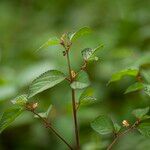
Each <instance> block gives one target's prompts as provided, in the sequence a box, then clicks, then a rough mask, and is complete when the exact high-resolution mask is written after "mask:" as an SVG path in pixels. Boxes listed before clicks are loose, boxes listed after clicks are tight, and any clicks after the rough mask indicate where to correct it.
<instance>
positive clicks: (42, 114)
mask: <svg viewBox="0 0 150 150" xmlns="http://www.w3.org/2000/svg"><path fill="white" fill-rule="evenodd" d="M51 110H52V105H50V106H49V107H48V110H47V111H46V112H42V113H38V114H39V115H40V116H41V117H42V118H48V116H49V114H50V112H51ZM35 117H36V118H38V116H36V115H35Z"/></svg>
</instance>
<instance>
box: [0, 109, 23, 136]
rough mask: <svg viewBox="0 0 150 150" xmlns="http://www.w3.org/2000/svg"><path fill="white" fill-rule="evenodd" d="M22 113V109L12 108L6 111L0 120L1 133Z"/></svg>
mask: <svg viewBox="0 0 150 150" xmlns="http://www.w3.org/2000/svg"><path fill="white" fill-rule="evenodd" d="M22 111H23V110H22V109H21V108H11V109H8V110H6V111H5V112H4V113H3V115H2V117H1V120H0V133H1V132H2V131H3V130H4V129H5V128H7V127H8V126H9V125H10V124H11V123H12V122H13V121H14V120H15V119H16V118H17V117H18V116H19V115H20V114H21V113H22Z"/></svg>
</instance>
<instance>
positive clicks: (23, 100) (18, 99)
mask: <svg viewBox="0 0 150 150" xmlns="http://www.w3.org/2000/svg"><path fill="white" fill-rule="evenodd" d="M27 101H28V99H27V95H26V94H23V95H20V96H17V97H16V98H15V99H13V100H11V102H12V103H13V104H17V105H24V104H26V102H27Z"/></svg>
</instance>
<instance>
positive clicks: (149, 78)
mask: <svg viewBox="0 0 150 150" xmlns="http://www.w3.org/2000/svg"><path fill="white" fill-rule="evenodd" d="M141 75H142V76H143V77H144V79H145V80H146V82H147V83H149V84H150V70H147V71H146V70H143V71H141Z"/></svg>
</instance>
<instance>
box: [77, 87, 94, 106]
mask: <svg viewBox="0 0 150 150" xmlns="http://www.w3.org/2000/svg"><path fill="white" fill-rule="evenodd" d="M95 101H96V98H95V97H94V90H93V89H92V88H91V87H89V88H87V89H85V90H84V91H83V93H82V94H81V96H80V98H79V106H80V105H89V104H92V103H94V102H95Z"/></svg>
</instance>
